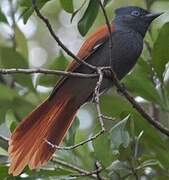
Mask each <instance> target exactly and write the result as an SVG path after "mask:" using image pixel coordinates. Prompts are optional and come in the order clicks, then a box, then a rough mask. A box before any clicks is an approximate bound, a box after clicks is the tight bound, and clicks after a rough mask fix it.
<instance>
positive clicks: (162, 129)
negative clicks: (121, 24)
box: [99, 0, 169, 137]
mask: <svg viewBox="0 0 169 180" xmlns="http://www.w3.org/2000/svg"><path fill="white" fill-rule="evenodd" d="M99 2H100V6H101V8H102V11H103V14H104V17H105V21H106V24H107V26H108V29H110V23H109V21H108V18H107V14H106V11H105V9H104V6H103V5H102V2H101V0H99ZM109 33H110V38H111V31H110V30H109ZM110 50H111V48H110ZM110 71H111V74H112V77H111V79H112V81H113V83H114V85H115V87H116V88H117V90H118V91H120V92H121V93H122V94H123V95H124V97H125V98H126V99H127V100H128V101H129V102H130V103H131V104H132V106H133V108H135V109H136V110H137V111H138V112H139V113H140V115H141V116H142V117H143V118H144V119H146V120H147V121H148V122H149V123H150V124H151V125H153V126H154V127H155V128H157V129H158V130H159V131H160V132H161V133H163V134H165V135H167V136H168V137H169V129H167V128H165V127H164V126H163V125H162V124H160V123H159V122H157V121H155V119H154V118H152V117H151V116H149V114H148V113H146V112H145V110H144V109H143V108H142V107H141V106H140V105H139V103H137V102H136V101H135V99H134V97H133V96H131V95H130V94H129V93H128V91H127V89H126V87H125V86H124V85H121V83H120V81H119V80H118V78H117V76H116V74H115V72H114V71H113V70H112V69H111V68H110Z"/></svg>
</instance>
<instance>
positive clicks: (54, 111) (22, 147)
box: [8, 96, 79, 175]
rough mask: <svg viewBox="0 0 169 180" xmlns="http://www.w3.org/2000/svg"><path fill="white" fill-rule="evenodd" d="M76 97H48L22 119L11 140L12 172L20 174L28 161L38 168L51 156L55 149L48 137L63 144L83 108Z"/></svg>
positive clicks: (10, 170)
mask: <svg viewBox="0 0 169 180" xmlns="http://www.w3.org/2000/svg"><path fill="white" fill-rule="evenodd" d="M61 98H62V99H61ZM73 101H74V100H73V97H64V96H63V97H58V98H53V99H51V100H48V99H47V100H46V101H45V102H43V103H42V104H41V105H40V106H39V107H38V108H37V109H35V111H33V112H32V113H31V114H30V115H28V117H27V118H26V119H25V120H23V121H22V123H21V124H20V125H19V126H18V128H17V129H16V130H15V131H14V133H13V134H12V136H11V139H10V142H9V150H8V151H9V155H10V157H11V166H10V168H9V173H12V174H13V175H18V174H20V173H21V172H22V171H23V169H24V168H25V166H26V165H28V166H29V167H30V168H31V169H34V168H38V167H39V166H41V165H44V164H45V163H46V162H47V161H48V160H49V159H51V157H52V155H53V153H54V152H55V149H54V148H52V147H51V146H50V145H49V144H47V143H46V142H45V139H46V140H48V141H49V142H51V143H52V144H56V145H59V144H60V142H61V141H62V139H63V138H64V136H65V134H66V131H67V130H68V128H69V127H70V125H71V123H72V122H73V120H74V117H75V115H76V111H77V109H78V108H79V106H74V105H73V104H72V103H73Z"/></svg>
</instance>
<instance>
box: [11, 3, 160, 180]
mask: <svg viewBox="0 0 169 180" xmlns="http://www.w3.org/2000/svg"><path fill="white" fill-rule="evenodd" d="M161 14H162V13H151V12H149V11H148V10H145V9H143V8H141V7H136V6H127V7H120V8H118V9H116V10H115V18H114V20H112V22H111V23H110V30H111V36H110V33H109V30H108V27H107V25H106V24H105V25H102V26H101V27H100V28H99V29H97V30H96V31H95V32H94V33H93V34H91V35H90V36H89V37H88V38H87V39H86V41H85V42H84V43H83V44H82V46H81V48H80V50H79V52H78V53H77V57H78V58H79V59H80V60H82V61H83V60H84V61H85V62H87V63H89V64H91V65H93V66H96V67H107V66H111V68H112V69H113V71H114V72H115V74H116V76H117V78H118V79H119V80H121V79H122V78H123V77H124V76H125V75H126V74H127V73H129V72H130V71H131V69H132V68H133V67H134V65H135V64H136V62H137V59H138V58H139V56H140V55H141V53H142V49H143V44H144V43H143V39H144V37H145V34H146V32H147V31H148V28H149V26H150V24H151V22H152V21H153V20H154V19H156V18H157V17H159V16H160V15H161ZM110 38H111V39H112V47H111V54H112V57H111V61H110V43H109V42H110ZM67 71H70V72H75V73H83V74H92V73H95V72H94V70H93V69H91V68H89V67H88V66H86V65H84V64H79V63H77V62H76V61H75V60H73V61H72V62H71V64H70V65H69V66H68V68H67ZM97 81H98V78H97V77H96V78H89V79H86V78H83V79H82V78H80V77H79V78H73V77H62V78H61V79H60V81H59V82H58V83H57V84H56V86H55V87H54V89H53V92H52V93H51V95H49V97H48V98H47V99H46V100H44V101H43V102H42V103H41V104H40V105H39V106H38V107H37V108H36V109H35V110H33V111H32V112H31V113H29V114H28V115H27V117H25V118H24V119H23V120H22V121H21V122H20V123H19V125H18V126H17V127H16V129H15V130H14V132H13V133H12V134H11V137H10V140H9V148H8V153H9V157H10V161H11V163H10V167H9V174H12V175H13V176H17V175H19V174H21V173H22V171H23V170H24V168H25V167H26V166H27V165H28V166H29V168H30V169H36V168H40V167H41V166H43V165H45V164H46V163H47V162H48V161H49V160H50V159H51V158H52V155H53V154H54V152H55V150H56V149H55V148H53V147H52V146H51V145H50V144H49V143H47V142H46V141H45V140H47V141H48V142H50V143H51V144H53V145H57V146H59V145H60V143H61V142H62V141H63V139H64V137H65V135H66V132H67V131H68V129H69V128H70V126H71V124H72V123H73V121H74V119H75V116H76V113H77V111H78V110H79V108H80V107H81V106H82V105H83V104H84V103H86V102H88V101H91V99H92V97H93V94H94V89H95V87H96V84H97ZM112 86H113V82H112V81H111V80H110V78H107V77H106V76H104V78H103V82H102V84H101V87H100V93H104V92H105V91H107V90H108V89H109V88H111V87H112Z"/></svg>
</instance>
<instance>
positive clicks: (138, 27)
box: [115, 6, 162, 37]
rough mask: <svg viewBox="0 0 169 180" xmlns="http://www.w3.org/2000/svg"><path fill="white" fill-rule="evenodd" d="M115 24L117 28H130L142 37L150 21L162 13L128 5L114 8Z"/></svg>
mask: <svg viewBox="0 0 169 180" xmlns="http://www.w3.org/2000/svg"><path fill="white" fill-rule="evenodd" d="M115 13H116V17H115V24H116V26H117V28H118V29H121V30H123V29H132V30H134V31H136V32H138V33H140V34H141V35H142V36H143V37H144V36H145V33H146V31H147V29H148V27H149V25H150V24H151V22H152V21H153V20H154V19H155V18H157V17H159V16H160V15H161V14H162V13H151V12H149V11H147V10H145V9H142V8H140V7H135V6H128V7H122V8H119V9H116V11H115Z"/></svg>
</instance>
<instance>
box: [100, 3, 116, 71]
mask: <svg viewBox="0 0 169 180" xmlns="http://www.w3.org/2000/svg"><path fill="white" fill-rule="evenodd" d="M98 1H99V4H100V7H101V9H102V12H103V15H104V17H105V21H106V24H107V28H108V32H109V50H110V62H109V66H110V67H111V68H112V66H113V65H112V48H113V39H112V31H111V26H110V23H109V19H108V16H107V13H106V10H105V8H104V5H103V4H102V1H101V0H98Z"/></svg>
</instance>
